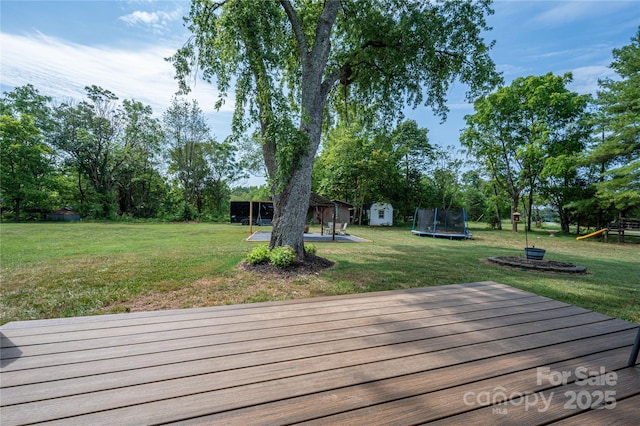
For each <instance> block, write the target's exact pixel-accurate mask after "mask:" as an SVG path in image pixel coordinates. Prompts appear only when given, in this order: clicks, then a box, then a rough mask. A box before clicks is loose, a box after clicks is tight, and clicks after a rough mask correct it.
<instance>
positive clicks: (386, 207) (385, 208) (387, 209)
mask: <svg viewBox="0 0 640 426" xmlns="http://www.w3.org/2000/svg"><path fill="white" fill-rule="evenodd" d="M369 225H370V226H391V225H393V206H392V205H391V204H389V203H373V204H371V207H370V208H369Z"/></svg>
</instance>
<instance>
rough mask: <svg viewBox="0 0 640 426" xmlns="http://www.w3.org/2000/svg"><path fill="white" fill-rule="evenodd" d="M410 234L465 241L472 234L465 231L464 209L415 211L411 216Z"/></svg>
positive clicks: (465, 217)
mask: <svg viewBox="0 0 640 426" xmlns="http://www.w3.org/2000/svg"><path fill="white" fill-rule="evenodd" d="M411 233H412V234H414V235H419V236H421V237H427V236H429V237H434V238H449V239H450V240H453V239H466V238H472V237H473V234H471V233H469V231H468V229H467V215H466V213H465V211H464V209H460V210H445V209H419V208H418V209H416V212H415V214H414V215H413V227H412V228H411Z"/></svg>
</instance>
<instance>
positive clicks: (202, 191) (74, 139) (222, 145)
mask: <svg viewBox="0 0 640 426" xmlns="http://www.w3.org/2000/svg"><path fill="white" fill-rule="evenodd" d="M85 90H86V98H85V99H84V100H82V101H80V102H63V103H59V104H54V103H53V100H52V99H51V98H50V97H48V96H46V95H43V94H41V93H40V92H39V91H38V89H36V88H35V87H34V86H32V85H26V86H22V87H18V88H16V89H14V90H13V91H11V92H5V93H4V95H3V97H2V98H1V99H0V120H1V121H0V137H1V143H2V145H1V151H0V153H1V154H0V167H1V168H0V173H1V174H0V179H1V183H2V186H1V188H2V190H1V194H0V197H1V198H0V203H1V208H2V213H3V217H4V218H6V217H7V216H9V215H10V217H11V218H12V219H13V220H15V221H20V220H21V219H25V218H40V217H42V215H43V214H44V213H47V212H50V211H52V210H54V209H57V208H59V207H60V206H72V207H73V208H74V209H76V210H77V211H78V212H79V213H80V214H81V215H82V216H83V217H88V218H94V219H113V218H115V217H117V216H127V217H132V218H164V219H169V220H191V219H194V218H196V216H200V217H209V218H216V217H224V216H225V215H226V206H225V204H224V203H225V200H227V199H228V198H229V194H230V184H232V183H233V182H235V181H237V180H238V179H240V178H242V177H244V176H245V172H244V171H243V168H242V167H241V165H240V163H239V162H238V160H237V155H236V152H237V149H236V147H235V146H234V145H232V144H231V143H229V142H228V141H222V142H220V141H216V140H215V139H214V138H213V136H212V135H211V129H210V128H209V126H208V125H207V123H206V120H205V118H204V115H203V112H202V110H201V109H200V107H199V106H198V104H197V102H196V101H195V100H194V101H191V102H189V101H187V100H185V99H181V98H177V97H174V98H173V100H172V102H171V105H170V107H169V108H168V109H167V110H166V111H165V112H164V113H163V114H162V118H157V117H154V115H153V111H152V109H151V107H150V106H148V105H144V104H143V103H141V102H139V101H135V100H129V99H125V100H122V101H121V102H120V101H119V99H118V97H117V96H116V95H115V94H114V93H112V92H111V91H109V90H107V89H103V88H101V87H98V86H90V87H86V88H85Z"/></svg>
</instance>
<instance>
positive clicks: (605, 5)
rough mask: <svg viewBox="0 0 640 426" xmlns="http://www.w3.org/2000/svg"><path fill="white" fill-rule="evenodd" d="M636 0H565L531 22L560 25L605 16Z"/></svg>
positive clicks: (626, 6)
mask: <svg viewBox="0 0 640 426" xmlns="http://www.w3.org/2000/svg"><path fill="white" fill-rule="evenodd" d="M634 1H635V0H632V1H629V0H623V1H601V0H597V1H585V0H577V1H570V0H565V1H562V2H558V3H557V4H558V5H557V6H555V7H552V8H550V9H549V10H546V11H545V12H542V13H540V14H538V15H536V16H534V17H533V19H532V20H531V22H532V23H533V24H536V25H548V26H559V25H566V24H569V23H572V22H576V21H580V20H582V19H585V18H589V17H597V16H605V15H608V14H611V13H614V12H615V11H617V10H619V9H624V8H628V7H629V6H630V5H633V2H634Z"/></svg>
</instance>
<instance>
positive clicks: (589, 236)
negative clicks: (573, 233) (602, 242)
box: [576, 228, 607, 240]
mask: <svg viewBox="0 0 640 426" xmlns="http://www.w3.org/2000/svg"><path fill="white" fill-rule="evenodd" d="M606 230H607V228H604V229H601V230H599V231H596V232H592V233H590V234H587V235H582V236H580V237H576V240H584V239H585V238H591V237H595V236H596V235H600V234H602V233H603V232H604V231H606Z"/></svg>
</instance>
